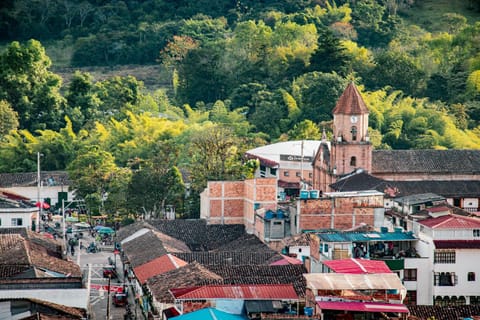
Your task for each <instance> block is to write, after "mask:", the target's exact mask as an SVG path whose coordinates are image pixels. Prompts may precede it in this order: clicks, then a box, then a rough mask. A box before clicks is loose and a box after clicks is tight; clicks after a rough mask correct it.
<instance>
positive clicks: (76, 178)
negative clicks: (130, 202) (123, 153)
mask: <svg viewBox="0 0 480 320" xmlns="http://www.w3.org/2000/svg"><path fill="white" fill-rule="evenodd" d="M67 170H68V175H69V178H70V179H71V180H72V187H73V188H74V189H75V190H76V196H77V197H79V198H81V199H84V200H85V201H86V202H87V205H88V206H89V208H90V209H96V208H100V209H101V210H103V209H104V208H103V201H104V200H105V196H106V195H107V194H108V193H109V192H110V184H111V183H112V182H113V181H115V176H116V173H117V171H118V168H117V166H116V165H115V159H114V157H113V156H112V155H111V154H110V153H109V152H107V151H104V150H100V149H99V148H98V146H90V147H88V148H86V150H84V151H83V152H80V153H79V155H78V156H77V157H76V158H75V160H73V161H72V162H71V163H70V164H69V166H68V168H67Z"/></svg>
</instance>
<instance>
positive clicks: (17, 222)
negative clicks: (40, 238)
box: [12, 218, 23, 226]
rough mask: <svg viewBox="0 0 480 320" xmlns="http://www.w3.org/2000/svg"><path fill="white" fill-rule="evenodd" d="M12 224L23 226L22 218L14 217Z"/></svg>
mask: <svg viewBox="0 0 480 320" xmlns="http://www.w3.org/2000/svg"><path fill="white" fill-rule="evenodd" d="M12 226H23V219H22V218H12Z"/></svg>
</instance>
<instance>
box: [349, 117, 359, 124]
mask: <svg viewBox="0 0 480 320" xmlns="http://www.w3.org/2000/svg"><path fill="white" fill-rule="evenodd" d="M350 121H351V122H352V123H357V121H358V117H357V116H351V117H350Z"/></svg>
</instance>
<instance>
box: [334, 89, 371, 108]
mask: <svg viewBox="0 0 480 320" xmlns="http://www.w3.org/2000/svg"><path fill="white" fill-rule="evenodd" d="M367 113H368V108H367V106H366V105H365V102H364V101H363V99H362V96H361V95H360V92H358V90H357V87H356V86H355V84H354V83H353V82H350V84H349V85H348V86H347V88H346V89H345V91H344V92H343V93H342V95H341V96H340V98H339V99H338V101H337V105H336V106H335V108H334V109H333V114H367Z"/></svg>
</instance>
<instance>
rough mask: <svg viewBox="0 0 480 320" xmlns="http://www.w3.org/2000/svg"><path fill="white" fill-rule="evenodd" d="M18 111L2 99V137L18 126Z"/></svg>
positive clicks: (0, 103)
mask: <svg viewBox="0 0 480 320" xmlns="http://www.w3.org/2000/svg"><path fill="white" fill-rule="evenodd" d="M18 125H19V122H18V113H17V112H15V110H13V108H12V107H11V106H10V104H9V103H8V102H7V101H5V100H0V138H1V137H2V136H4V135H6V134H8V133H9V132H10V130H15V129H17V128H18Z"/></svg>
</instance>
